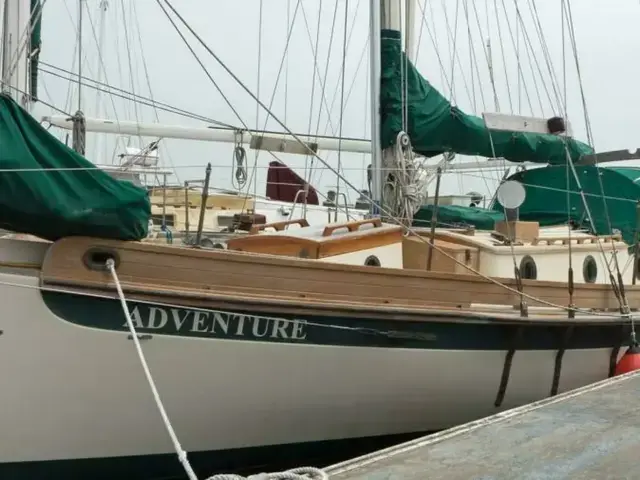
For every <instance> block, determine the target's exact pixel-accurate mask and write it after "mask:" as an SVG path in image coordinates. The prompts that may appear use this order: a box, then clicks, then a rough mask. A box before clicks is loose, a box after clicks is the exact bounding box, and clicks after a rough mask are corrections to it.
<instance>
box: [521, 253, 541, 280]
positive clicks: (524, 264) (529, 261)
mask: <svg viewBox="0 0 640 480" xmlns="http://www.w3.org/2000/svg"><path fill="white" fill-rule="evenodd" d="M520 276H521V277H522V278H524V279H526V280H535V279H536V278H538V267H537V266H536V262H535V260H534V259H533V258H532V257H530V256H529V255H525V256H524V257H522V260H520Z"/></svg>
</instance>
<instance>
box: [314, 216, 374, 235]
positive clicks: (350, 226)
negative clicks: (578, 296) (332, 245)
mask: <svg viewBox="0 0 640 480" xmlns="http://www.w3.org/2000/svg"><path fill="white" fill-rule="evenodd" d="M369 223H370V224H372V225H373V228H378V227H381V226H382V220H380V218H378V217H376V218H365V219H364V220H355V221H353V222H345V223H336V224H334V225H327V226H326V227H324V230H323V231H322V236H323V237H328V236H330V235H331V234H332V233H333V232H335V231H336V230H339V229H341V228H346V229H347V230H349V231H350V232H355V231H356V230H359V229H360V227H361V226H362V225H367V224H369Z"/></svg>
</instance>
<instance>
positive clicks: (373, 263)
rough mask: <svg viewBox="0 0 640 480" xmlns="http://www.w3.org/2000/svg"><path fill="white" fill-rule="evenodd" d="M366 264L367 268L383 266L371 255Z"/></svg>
mask: <svg viewBox="0 0 640 480" xmlns="http://www.w3.org/2000/svg"><path fill="white" fill-rule="evenodd" d="M364 264H365V265H366V266H367V267H379V266H381V264H380V260H379V259H378V257H376V256H375V255H369V256H368V257H367V259H366V260H365V261H364Z"/></svg>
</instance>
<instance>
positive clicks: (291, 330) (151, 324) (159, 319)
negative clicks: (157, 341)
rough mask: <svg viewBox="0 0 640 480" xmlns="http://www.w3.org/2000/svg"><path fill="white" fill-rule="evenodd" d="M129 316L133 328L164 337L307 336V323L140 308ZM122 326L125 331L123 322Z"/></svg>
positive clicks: (292, 337)
mask: <svg viewBox="0 0 640 480" xmlns="http://www.w3.org/2000/svg"><path fill="white" fill-rule="evenodd" d="M130 313H131V320H132V321H133V325H134V326H135V327H136V329H141V330H145V331H149V330H154V331H157V332H158V333H165V334H174V335H175V334H178V335H188V336H199V337H208V336H211V337H222V338H233V337H246V338H253V339H264V340H290V341H291V340H292V341H303V340H305V339H306V337H307V332H306V327H307V322H306V320H296V319H293V320H287V319H273V318H264V317H257V316H253V315H240V314H232V313H225V312H211V311H202V310H187V309H181V308H161V307H147V306H140V305H137V306H136V307H135V308H133V310H131V312H130ZM123 327H124V328H128V325H127V322H126V321H125V323H124V325H123Z"/></svg>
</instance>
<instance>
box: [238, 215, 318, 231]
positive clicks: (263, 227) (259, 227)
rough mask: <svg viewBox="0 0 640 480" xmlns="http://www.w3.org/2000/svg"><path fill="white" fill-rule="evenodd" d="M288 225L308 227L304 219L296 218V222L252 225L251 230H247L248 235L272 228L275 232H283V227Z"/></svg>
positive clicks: (287, 221) (286, 221)
mask: <svg viewBox="0 0 640 480" xmlns="http://www.w3.org/2000/svg"><path fill="white" fill-rule="evenodd" d="M289 225H300V227H308V226H309V222H307V220H306V219H305V218H298V219H296V220H284V221H282V222H272V223H265V224H264V225H254V226H252V227H251V230H249V234H256V233H258V232H261V231H263V230H266V229H267V228H273V229H274V230H275V231H276V232H281V231H283V230H284V228H285V227H287V226H289Z"/></svg>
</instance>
